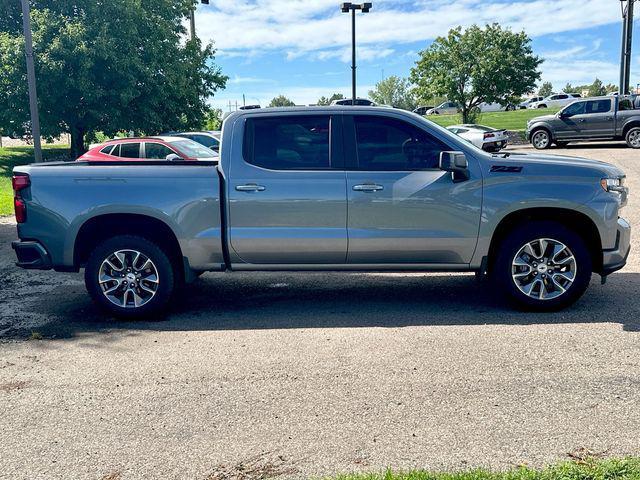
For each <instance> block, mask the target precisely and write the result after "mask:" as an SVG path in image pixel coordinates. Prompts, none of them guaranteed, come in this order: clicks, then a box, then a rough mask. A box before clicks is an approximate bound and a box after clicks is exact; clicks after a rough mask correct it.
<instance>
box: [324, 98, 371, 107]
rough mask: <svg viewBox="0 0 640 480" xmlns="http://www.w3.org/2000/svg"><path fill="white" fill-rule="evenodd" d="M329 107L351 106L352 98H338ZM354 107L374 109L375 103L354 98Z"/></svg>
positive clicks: (366, 99) (365, 99)
mask: <svg viewBox="0 0 640 480" xmlns="http://www.w3.org/2000/svg"><path fill="white" fill-rule="evenodd" d="M331 105H353V99H352V98H339V99H337V100H334V101H333V102H331ZM356 106H358V107H374V106H376V102H373V101H371V100H369V99H368V98H356Z"/></svg>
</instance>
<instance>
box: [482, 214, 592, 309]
mask: <svg viewBox="0 0 640 480" xmlns="http://www.w3.org/2000/svg"><path fill="white" fill-rule="evenodd" d="M591 271H592V262H591V256H590V254H589V250H588V249H587V246H586V244H585V242H584V240H583V239H582V238H581V237H580V236H579V235H578V234H577V233H575V232H573V231H572V230H569V229H567V228H565V227H564V226H562V225H561V224H559V223H556V222H529V223H528V224H526V225H523V226H521V227H519V228H517V229H515V230H514V231H513V232H511V234H509V235H508V236H507V237H506V238H505V240H504V241H503V242H502V244H501V245H500V246H499V252H498V256H497V258H496V261H495V264H494V268H493V271H492V274H493V277H494V279H495V280H496V281H497V283H498V284H499V285H500V287H501V288H502V290H503V292H505V294H506V295H507V297H508V298H509V300H511V301H512V302H513V303H515V305H516V306H517V307H519V308H522V309H525V310H534V311H554V310H559V309H562V308H564V307H567V306H568V305H571V304H572V303H574V302H575V301H576V300H578V299H579V298H580V297H581V296H582V294H583V293H584V292H585V290H586V289H587V287H588V286H589V281H590V280H591Z"/></svg>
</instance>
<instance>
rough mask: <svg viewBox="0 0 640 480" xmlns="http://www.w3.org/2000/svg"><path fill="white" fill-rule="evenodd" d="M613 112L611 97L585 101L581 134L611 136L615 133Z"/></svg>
mask: <svg viewBox="0 0 640 480" xmlns="http://www.w3.org/2000/svg"><path fill="white" fill-rule="evenodd" d="M614 116H615V113H614V111H613V101H612V99H611V98H601V99H598V100H588V101H587V102H586V108H585V113H584V115H583V116H582V118H584V127H583V136H586V137H613V136H614V135H615V133H614V131H615V119H614Z"/></svg>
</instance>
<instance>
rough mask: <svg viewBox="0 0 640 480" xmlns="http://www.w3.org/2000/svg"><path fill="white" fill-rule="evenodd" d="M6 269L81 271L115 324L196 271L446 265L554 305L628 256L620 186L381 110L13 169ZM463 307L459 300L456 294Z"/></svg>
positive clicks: (293, 114) (603, 174) (520, 301)
mask: <svg viewBox="0 0 640 480" xmlns="http://www.w3.org/2000/svg"><path fill="white" fill-rule="evenodd" d="M14 188H15V205H16V216H17V219H18V236H19V238H20V240H19V241H16V242H14V243H13V248H14V249H15V251H16V253H17V257H18V263H17V264H18V265H19V266H21V267H24V268H39V269H50V268H53V269H55V270H58V271H79V269H81V268H84V277H85V282H86V286H87V289H88V291H89V293H90V294H91V296H92V297H93V299H94V300H95V301H96V302H97V303H98V304H99V305H101V306H102V307H104V308H106V309H107V310H109V311H110V312H112V313H113V314H115V315H118V316H128V317H134V316H147V315H151V314H157V313H159V312H162V311H164V310H165V308H166V307H167V306H168V304H169V302H170V300H171V298H172V292H173V291H174V290H175V288H176V287H178V286H180V285H181V284H184V283H188V282H190V281H192V280H193V279H195V277H197V276H198V275H199V274H200V273H202V272H204V271H255V270H271V271H276V270H281V271H284V270H286V271H291V270H298V271H309V270H343V271H450V272H476V273H478V274H479V275H481V276H483V277H484V276H487V277H488V278H490V279H491V282H492V285H491V290H492V291H499V292H503V293H504V294H505V295H506V296H507V297H508V298H510V299H511V300H513V301H514V303H515V304H516V305H517V306H520V307H523V308H529V309H536V310H553V309H559V308H562V307H565V306H567V305H569V304H570V303H572V302H574V301H575V300H576V299H577V298H579V297H580V296H581V295H582V293H583V292H584V291H585V289H586V288H587V286H588V284H589V281H590V279H591V275H592V272H597V273H598V274H600V275H602V276H603V278H606V276H607V275H609V274H610V273H612V272H614V271H616V270H618V269H620V268H622V267H623V266H624V264H625V261H626V258H627V255H628V253H629V245H630V243H629V240H630V226H629V224H628V223H627V222H626V221H625V220H624V219H623V218H622V217H621V216H620V211H621V209H622V207H623V206H624V205H625V203H626V200H627V194H628V192H627V188H626V187H625V186H624V174H623V172H622V171H620V170H619V169H618V168H616V167H614V166H612V165H609V164H606V163H603V162H598V161H592V160H583V159H577V158H569V157H557V156H544V155H534V156H529V155H524V154H511V155H509V154H501V155H490V154H487V153H486V152H483V151H482V150H480V149H478V148H476V147H474V146H473V145H471V144H469V143H468V142H466V141H464V140H462V139H460V138H459V137H457V136H456V135H454V134H452V133H450V132H449V131H447V130H446V129H444V128H441V127H439V126H437V125H435V124H433V123H432V122H430V121H428V120H426V119H424V118H422V117H420V116H419V115H416V114H413V113H409V112H405V111H402V110H397V109H390V108H378V107H340V106H336V107H311V108H285V109H275V108H274V109H262V110H248V111H239V112H236V113H233V114H232V115H230V116H229V117H228V118H227V119H226V120H225V122H224V125H223V130H222V144H221V149H220V160H219V164H218V163H212V162H197V161H193V162H191V161H189V162H187V161H172V162H169V161H167V162H164V161H160V162H157V161H155V162H153V161H146V162H145V161H128V162H126V161H116V162H74V163H59V164H38V165H29V166H23V167H16V168H15V169H14ZM462 299H463V296H461V300H462Z"/></svg>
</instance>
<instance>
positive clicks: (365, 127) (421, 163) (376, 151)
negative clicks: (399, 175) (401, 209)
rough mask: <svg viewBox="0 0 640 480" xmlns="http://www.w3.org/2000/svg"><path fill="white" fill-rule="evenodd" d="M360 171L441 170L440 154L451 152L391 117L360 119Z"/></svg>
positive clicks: (356, 123)
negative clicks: (439, 167)
mask: <svg viewBox="0 0 640 480" xmlns="http://www.w3.org/2000/svg"><path fill="white" fill-rule="evenodd" d="M354 122H355V128H356V144H357V152H358V168H359V169H360V170H371V171H404V170H428V169H437V168H438V164H439V162H440V152H443V151H447V150H451V148H449V147H448V146H447V145H445V144H444V143H442V142H441V141H440V140H438V139H437V138H435V137H433V136H432V135H431V134H429V133H427V132H425V131H424V130H422V129H420V128H418V127H415V126H414V125H411V124H409V123H407V122H403V121H402V120H398V119H395V118H388V117H377V116H364V115H362V116H356V117H355V118H354Z"/></svg>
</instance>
